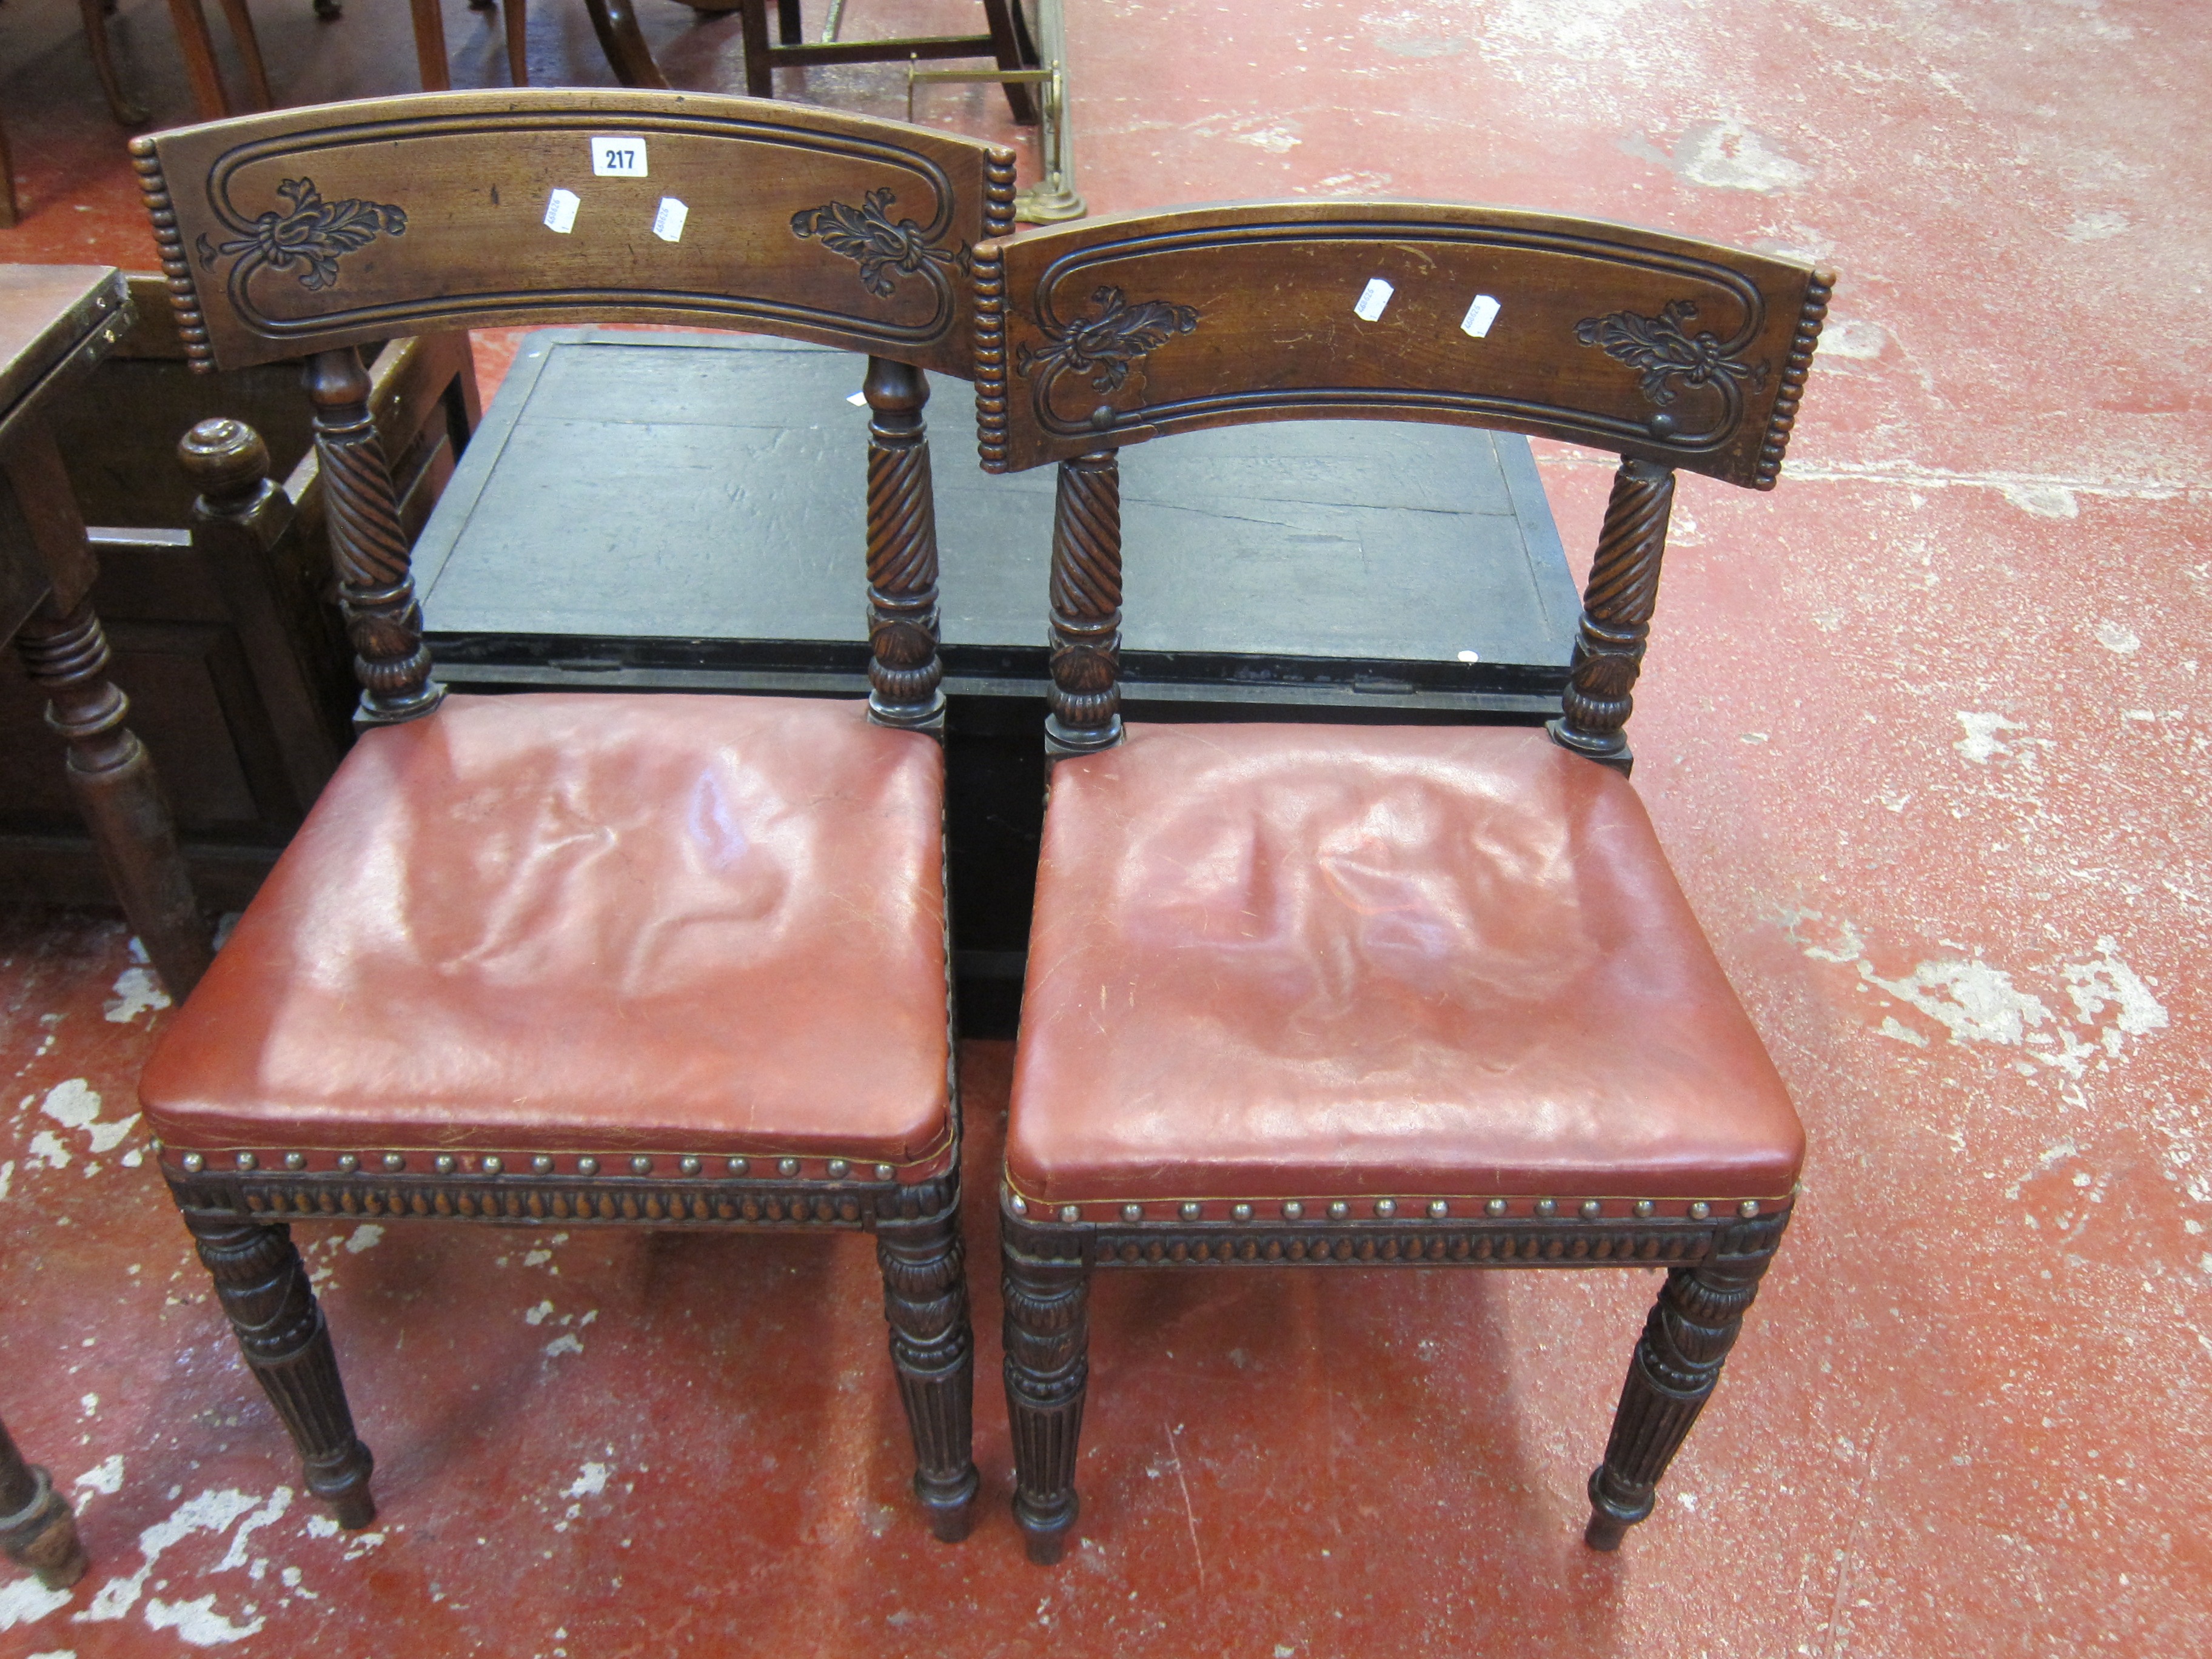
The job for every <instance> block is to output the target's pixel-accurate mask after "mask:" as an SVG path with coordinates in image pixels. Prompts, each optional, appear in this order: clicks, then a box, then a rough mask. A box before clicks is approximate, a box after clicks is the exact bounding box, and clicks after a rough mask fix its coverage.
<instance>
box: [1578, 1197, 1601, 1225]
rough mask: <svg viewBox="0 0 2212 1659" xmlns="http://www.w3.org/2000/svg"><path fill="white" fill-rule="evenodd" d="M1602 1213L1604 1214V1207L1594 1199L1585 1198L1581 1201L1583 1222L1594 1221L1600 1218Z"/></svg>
mask: <svg viewBox="0 0 2212 1659" xmlns="http://www.w3.org/2000/svg"><path fill="white" fill-rule="evenodd" d="M1604 1213H1605V1206H1604V1205H1602V1204H1601V1203H1599V1202H1598V1201H1597V1200H1595V1199H1594V1198H1586V1199H1584V1200H1583V1220H1585V1221H1595V1220H1596V1219H1597V1218H1599V1217H1600V1216H1601V1215H1603V1214H1604Z"/></svg>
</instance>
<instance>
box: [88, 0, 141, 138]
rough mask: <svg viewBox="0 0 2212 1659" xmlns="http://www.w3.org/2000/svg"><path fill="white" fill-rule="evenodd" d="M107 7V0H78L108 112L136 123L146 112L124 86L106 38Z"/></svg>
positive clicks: (127, 123)
mask: <svg viewBox="0 0 2212 1659" xmlns="http://www.w3.org/2000/svg"><path fill="white" fill-rule="evenodd" d="M77 9H78V10H79V11H80V12H82V14H83V16H84V43H85V45H86V46H88V47H89V48H90V49H91V52H92V72H93V73H94V75H95V76H98V77H99V78H100V92H101V94H103V95H104V96H105V97H106V100H107V110H108V113H109V114H111V115H112V116H114V118H116V120H117V122H118V124H120V125H124V126H126V127H135V126H137V125H138V124H139V123H140V122H142V121H143V120H144V119H145V118H146V112H145V111H144V110H143V109H142V108H141V107H140V106H138V105H137V104H136V103H134V102H132V101H131V94H129V93H127V92H125V91H124V90H123V77H122V76H119V75H118V74H117V73H116V72H115V54H114V52H112V51H111V50H110V49H109V46H108V40H107V9H108V0H77Z"/></svg>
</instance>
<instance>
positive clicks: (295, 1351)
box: [185, 1215, 376, 1528]
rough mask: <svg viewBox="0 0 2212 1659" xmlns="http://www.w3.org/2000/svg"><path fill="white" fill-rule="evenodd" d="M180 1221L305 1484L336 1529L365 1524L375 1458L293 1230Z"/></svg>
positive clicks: (371, 1512) (212, 1219) (221, 1219)
mask: <svg viewBox="0 0 2212 1659" xmlns="http://www.w3.org/2000/svg"><path fill="white" fill-rule="evenodd" d="M185 1226H186V1227H188V1228H190V1229H191V1234H192V1238H193V1241H194V1243H197V1245H198V1247H199V1256H200V1261H202V1262H203V1263H204V1264H205V1266H206V1267H207V1270H208V1273H209V1274H210V1277H212V1278H213V1279H214V1280H215V1291H216V1297H217V1298H218V1299H219V1300H220V1301H221V1302H222V1310H223V1312H224V1313H225V1314H227V1315H228V1316H229V1317H230V1328H231V1329H232V1330H233V1331H234V1332H235V1333H236V1334H237V1337H238V1346H240V1348H242V1349H244V1350H245V1352H246V1364H247V1365H248V1366H250V1367H251V1368H252V1371H253V1375H254V1376H255V1377H256V1378H257V1379H258V1381H259V1382H260V1384H261V1387H262V1389H263V1390H264V1392H265V1393H266V1394H267V1395H269V1402H270V1404H271V1405H272V1406H274V1407H276V1415H277V1416H278V1417H280V1418H282V1419H283V1422H284V1426H285V1427H286V1428H287V1429H289V1430H290V1431H291V1434H292V1443H293V1444H294V1445H295V1446H296V1447H297V1448H298V1449H299V1452H300V1458H301V1462H303V1463H304V1464H305V1465H306V1468H307V1489H308V1490H309V1491H311V1492H313V1493H314V1494H315V1496H316V1497H318V1498H321V1499H322V1500H323V1501H324V1502H325V1504H329V1505H330V1506H331V1513H332V1514H334V1515H335V1516H337V1522H338V1524H339V1525H340V1526H342V1527H356V1528H357V1527H365V1526H367V1525H368V1523H369V1522H372V1521H374V1520H375V1519H376V1500H375V1499H374V1498H373V1497H371V1496H370V1495H369V1490H368V1477H369V1472H370V1470H371V1468H373V1467H374V1460H372V1459H371V1458H370V1456H369V1453H368V1447H366V1446H364V1445H362V1443H361V1441H360V1440H359V1439H358V1438H357V1437H356V1435H355V1433H354V1427H353V1409H352V1407H349V1405H348V1404H347V1403H346V1396H345V1385H344V1383H342V1382H340V1381H339V1379H338V1362H337V1354H336V1352H333V1350H332V1349H331V1334H330V1332H329V1330H328V1329H327V1328H325V1326H324V1324H323V1310H322V1309H321V1308H320V1307H319V1306H318V1305H317V1304H316V1302H315V1293H314V1291H313V1289H312V1288H311V1287H310V1286H309V1285H308V1283H307V1267H305V1265H304V1264H302V1263H301V1260H300V1252H299V1251H298V1250H297V1249H295V1248H294V1247H293V1243H292V1230H291V1229H290V1228H289V1227H287V1226H285V1225H283V1223H282V1222H278V1223H276V1224H275V1225H267V1226H264V1225H261V1224H259V1223H258V1222H252V1221H240V1220H237V1219H235V1218H232V1217H229V1216H205V1215H187V1216H186V1217H185Z"/></svg>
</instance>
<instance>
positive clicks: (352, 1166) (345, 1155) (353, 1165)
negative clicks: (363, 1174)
mask: <svg viewBox="0 0 2212 1659" xmlns="http://www.w3.org/2000/svg"><path fill="white" fill-rule="evenodd" d="M359 1168H361V1159H360V1158H357V1157H356V1156H355V1155H354V1154H353V1153H351V1152H340V1153H339V1154H338V1171H339V1173H340V1174H342V1175H351V1174H352V1173H353V1172H354V1171H355V1170H358V1169H359Z"/></svg>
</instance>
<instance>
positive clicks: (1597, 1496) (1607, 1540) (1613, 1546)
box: [1583, 1464, 1653, 1555]
mask: <svg viewBox="0 0 2212 1659" xmlns="http://www.w3.org/2000/svg"><path fill="white" fill-rule="evenodd" d="M1615 1487H1616V1483H1615V1482H1613V1481H1612V1480H1608V1479H1607V1474H1606V1470H1605V1468H1604V1466H1603V1465H1602V1464H1601V1465H1600V1466H1599V1467H1598V1468H1595V1469H1592V1470H1591V1471H1590V1478H1589V1500H1590V1518H1589V1525H1588V1526H1586V1527H1584V1528H1583V1543H1585V1544H1587V1545H1589V1547H1591V1548H1592V1549H1594V1550H1603V1551H1604V1552H1605V1553H1607V1554H1608V1555H1610V1554H1611V1553H1613V1551H1615V1550H1617V1549H1619V1548H1620V1541H1621V1540H1622V1539H1624V1538H1626V1537H1627V1536H1628V1529H1629V1528H1631V1527H1632V1526H1634V1525H1635V1524H1636V1523H1637V1522H1639V1521H1641V1520H1643V1519H1644V1516H1647V1515H1649V1514H1650V1513H1651V1504H1652V1501H1653V1494H1652V1489H1651V1488H1650V1487H1649V1486H1646V1487H1644V1490H1643V1492H1642V1493H1641V1495H1640V1499H1639V1496H1638V1493H1636V1492H1633V1491H1629V1492H1618V1491H1616V1490H1615Z"/></svg>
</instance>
